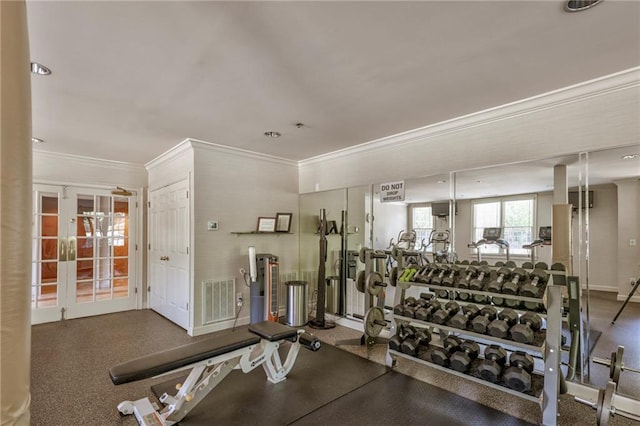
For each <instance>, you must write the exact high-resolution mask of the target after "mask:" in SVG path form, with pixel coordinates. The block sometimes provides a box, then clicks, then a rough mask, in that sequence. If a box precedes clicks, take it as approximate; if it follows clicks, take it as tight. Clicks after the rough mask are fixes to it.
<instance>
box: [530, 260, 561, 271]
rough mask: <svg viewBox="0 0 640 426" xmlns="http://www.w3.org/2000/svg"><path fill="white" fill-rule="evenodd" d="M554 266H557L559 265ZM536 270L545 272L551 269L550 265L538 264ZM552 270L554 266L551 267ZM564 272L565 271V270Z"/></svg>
mask: <svg viewBox="0 0 640 426" xmlns="http://www.w3.org/2000/svg"><path fill="white" fill-rule="evenodd" d="M554 265H557V263H556V264H554ZM561 265H562V264H561ZM535 269H542V270H543V271H546V270H548V269H549V265H547V264H546V263H545V262H538V263H536V266H535ZM551 269H553V266H551ZM562 270H563V271H564V269H562Z"/></svg>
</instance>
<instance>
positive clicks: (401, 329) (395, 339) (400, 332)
mask: <svg viewBox="0 0 640 426" xmlns="http://www.w3.org/2000/svg"><path fill="white" fill-rule="evenodd" d="M406 327H407V325H406V324H404V323H401V324H398V328H397V330H396V334H394V335H393V336H392V337H391V338H390V339H389V349H392V350H394V351H399V350H400V345H401V344H402V342H403V341H404V339H406V338H407V336H408V333H407V331H406V330H405V328H406Z"/></svg>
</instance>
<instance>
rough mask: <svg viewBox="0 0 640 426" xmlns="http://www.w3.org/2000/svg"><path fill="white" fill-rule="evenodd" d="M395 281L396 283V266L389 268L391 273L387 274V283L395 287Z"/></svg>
mask: <svg viewBox="0 0 640 426" xmlns="http://www.w3.org/2000/svg"><path fill="white" fill-rule="evenodd" d="M397 283H398V267H397V266H394V267H393V268H391V273H390V274H389V284H391V285H392V286H393V287H395V286H396V284H397Z"/></svg>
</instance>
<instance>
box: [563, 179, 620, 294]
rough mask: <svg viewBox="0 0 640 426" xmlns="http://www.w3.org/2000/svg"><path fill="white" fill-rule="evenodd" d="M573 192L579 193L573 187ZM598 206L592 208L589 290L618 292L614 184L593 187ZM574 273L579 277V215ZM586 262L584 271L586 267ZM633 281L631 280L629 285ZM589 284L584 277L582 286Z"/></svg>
mask: <svg viewBox="0 0 640 426" xmlns="http://www.w3.org/2000/svg"><path fill="white" fill-rule="evenodd" d="M570 190H571V191H575V190H577V189H576V188H571V189H570ZM589 190H590V191H593V192H594V195H593V196H594V206H593V208H591V209H589V289H591V290H599V291H611V292H617V291H618V271H617V269H618V195H617V189H616V186H615V185H614V184H609V185H598V186H591V187H589ZM571 227H572V231H573V234H572V237H571V238H572V244H573V272H574V274H576V275H578V266H579V262H580V260H579V258H578V245H579V233H578V216H577V213H574V214H573V215H572V223H571ZM584 265H585V264H584V263H583V268H584ZM628 282H629V279H628V278H627V283H628ZM584 286H585V282H584V278H582V287H583V288H584Z"/></svg>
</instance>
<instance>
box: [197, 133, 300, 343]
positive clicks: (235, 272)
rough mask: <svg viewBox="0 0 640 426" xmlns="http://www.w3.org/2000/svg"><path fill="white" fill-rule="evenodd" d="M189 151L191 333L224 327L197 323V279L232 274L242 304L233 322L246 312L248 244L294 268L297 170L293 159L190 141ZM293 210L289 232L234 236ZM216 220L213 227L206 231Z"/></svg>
mask: <svg viewBox="0 0 640 426" xmlns="http://www.w3.org/2000/svg"><path fill="white" fill-rule="evenodd" d="M191 143H192V146H193V149H194V175H193V203H194V204H193V210H194V211H193V214H192V216H193V221H192V229H193V234H194V251H193V254H194V255H193V256H192V258H193V260H194V276H193V283H194V297H193V299H194V305H193V306H194V308H195V309H194V334H202V333H205V332H210V331H213V330H215V329H221V328H228V327H229V326H230V324H213V325H209V326H202V311H201V308H200V307H201V306H202V298H201V294H202V287H201V286H202V282H203V281H205V280H220V279H229V278H233V277H235V278H236V282H237V284H236V291H238V292H243V294H244V301H245V303H244V306H243V308H242V311H241V313H240V316H239V319H238V324H242V323H247V322H248V320H249V314H250V307H249V302H250V296H249V288H248V287H247V286H245V284H244V280H243V277H242V276H241V274H240V273H239V269H240V268H245V269H246V270H247V271H248V270H249V262H248V247H249V246H255V248H256V252H257V253H271V254H274V255H276V256H278V257H279V268H280V273H281V274H282V273H285V272H290V271H293V272H297V270H298V232H297V231H298V219H299V217H298V186H297V181H298V170H297V164H296V163H294V162H289V161H284V160H280V159H275V158H271V157H268V156H261V155H256V154H251V153H247V152H243V151H238V150H232V149H227V148H223V147H220V146H215V145H212V144H206V143H199V142H194V141H192V142H191ZM278 212H281V213H293V219H292V224H291V231H292V234H259V235H256V234H250V235H235V234H232V232H248V231H255V230H256V226H257V220H258V217H275V216H276V213H278ZM208 220H217V221H218V225H219V230H218V231H207V221H208Z"/></svg>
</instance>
